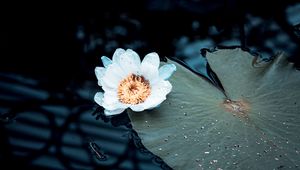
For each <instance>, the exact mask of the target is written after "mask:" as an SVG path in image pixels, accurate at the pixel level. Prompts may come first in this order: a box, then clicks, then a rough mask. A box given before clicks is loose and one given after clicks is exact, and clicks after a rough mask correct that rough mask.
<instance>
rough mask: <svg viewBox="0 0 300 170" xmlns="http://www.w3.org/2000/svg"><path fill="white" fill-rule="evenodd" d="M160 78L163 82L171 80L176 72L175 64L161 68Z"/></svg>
mask: <svg viewBox="0 0 300 170" xmlns="http://www.w3.org/2000/svg"><path fill="white" fill-rule="evenodd" d="M158 71H159V77H160V78H162V79H163V80H167V79H169V78H170V77H171V76H172V74H173V73H174V72H175V71H176V66H175V65H174V64H166V65H163V66H162V67H160V68H159V70H158Z"/></svg>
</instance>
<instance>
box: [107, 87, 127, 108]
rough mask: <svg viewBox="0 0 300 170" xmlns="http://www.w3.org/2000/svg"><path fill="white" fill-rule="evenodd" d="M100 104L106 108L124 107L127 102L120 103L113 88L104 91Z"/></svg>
mask: <svg viewBox="0 0 300 170" xmlns="http://www.w3.org/2000/svg"><path fill="white" fill-rule="evenodd" d="M102 106H103V107H104V108H105V109H107V110H116V109H125V108H128V105H127V104H124V103H121V102H120V101H119V99H118V96H117V92H116V91H115V90H109V91H105V93H104V97H103V103H102Z"/></svg>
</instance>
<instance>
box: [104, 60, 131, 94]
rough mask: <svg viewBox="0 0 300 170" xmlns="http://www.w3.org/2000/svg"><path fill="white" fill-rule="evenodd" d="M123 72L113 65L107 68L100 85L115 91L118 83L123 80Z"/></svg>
mask: <svg viewBox="0 0 300 170" xmlns="http://www.w3.org/2000/svg"><path fill="white" fill-rule="evenodd" d="M124 75H125V74H124V72H123V71H122V70H121V69H120V67H119V66H118V65H117V64H115V63H113V64H111V65H109V66H108V68H107V69H106V72H105V74H104V76H103V77H102V85H103V87H104V86H106V87H107V88H111V89H117V88H118V85H119V82H120V81H121V80H122V79H123V78H124Z"/></svg>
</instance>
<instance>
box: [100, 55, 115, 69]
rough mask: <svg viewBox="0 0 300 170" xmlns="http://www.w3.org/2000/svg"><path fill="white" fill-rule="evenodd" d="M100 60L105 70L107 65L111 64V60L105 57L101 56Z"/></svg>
mask: <svg viewBox="0 0 300 170" xmlns="http://www.w3.org/2000/svg"><path fill="white" fill-rule="evenodd" d="M101 60H102V63H103V66H104V67H105V68H107V67H108V66H109V65H111V64H112V61H111V59H110V58H108V57H106V56H102V57H101Z"/></svg>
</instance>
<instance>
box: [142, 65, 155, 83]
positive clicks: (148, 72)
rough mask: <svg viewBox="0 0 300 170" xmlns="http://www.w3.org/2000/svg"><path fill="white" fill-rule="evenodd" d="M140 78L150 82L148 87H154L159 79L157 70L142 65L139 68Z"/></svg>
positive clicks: (151, 66) (150, 66)
mask: <svg viewBox="0 0 300 170" xmlns="http://www.w3.org/2000/svg"><path fill="white" fill-rule="evenodd" d="M141 73H142V76H143V77H144V78H145V79H146V80H148V81H149V82H150V85H151V86H152V85H154V84H155V83H156V82H157V81H158V79H159V73H158V69H157V68H155V67H154V66H153V65H144V66H143V67H142V68H141Z"/></svg>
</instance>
